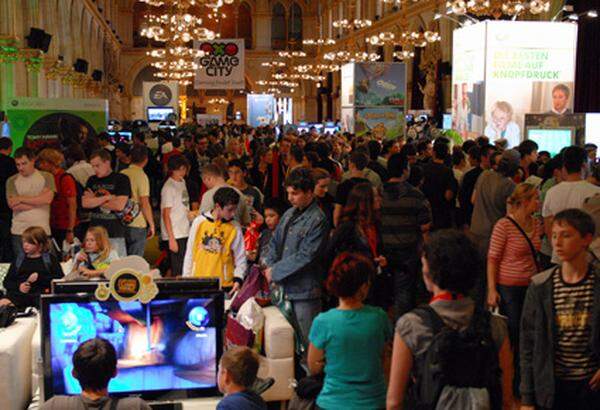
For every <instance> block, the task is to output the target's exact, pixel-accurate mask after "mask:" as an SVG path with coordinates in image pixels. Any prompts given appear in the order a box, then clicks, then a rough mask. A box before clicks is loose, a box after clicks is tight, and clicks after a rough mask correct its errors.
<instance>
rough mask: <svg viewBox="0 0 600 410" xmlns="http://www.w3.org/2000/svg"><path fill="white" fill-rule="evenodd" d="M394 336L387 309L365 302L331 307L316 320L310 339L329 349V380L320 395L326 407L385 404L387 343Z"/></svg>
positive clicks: (366, 407)
mask: <svg viewBox="0 0 600 410" xmlns="http://www.w3.org/2000/svg"><path fill="white" fill-rule="evenodd" d="M391 337H392V328H391V325H390V322H389V319H388V317H387V315H386V314H385V312H384V311H383V310H381V309H380V308H376V307H373V306H368V305H365V306H363V307H362V308H361V309H357V310H340V309H331V310H329V311H327V312H325V313H321V314H320V315H319V316H317V317H316V318H315V320H314V321H313V324H312V327H311V329H310V336H309V338H310V341H311V343H312V344H313V345H314V346H315V347H316V348H318V349H321V350H324V351H325V383H324V385H323V389H322V390H321V393H320V394H319V397H318V399H317V405H318V406H319V407H321V408H322V409H339V408H344V409H361V410H362V409H377V408H384V407H385V395H386V384H385V380H384V376H383V365H382V355H383V348H384V344H385V342H386V341H387V340H389V339H390V338H391Z"/></svg>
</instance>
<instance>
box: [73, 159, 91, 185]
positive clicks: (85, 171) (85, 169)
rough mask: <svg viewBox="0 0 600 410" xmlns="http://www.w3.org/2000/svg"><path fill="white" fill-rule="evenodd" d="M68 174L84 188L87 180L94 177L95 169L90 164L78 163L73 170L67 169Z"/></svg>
mask: <svg viewBox="0 0 600 410" xmlns="http://www.w3.org/2000/svg"><path fill="white" fill-rule="evenodd" d="M67 174H71V175H73V178H75V179H76V180H77V182H79V183H80V184H81V186H83V187H84V186H85V184H87V180H88V179H89V178H90V177H91V176H92V175H94V168H92V166H91V165H90V164H89V163H88V162H85V161H77V162H76V163H74V164H73V165H72V166H71V168H69V169H67Z"/></svg>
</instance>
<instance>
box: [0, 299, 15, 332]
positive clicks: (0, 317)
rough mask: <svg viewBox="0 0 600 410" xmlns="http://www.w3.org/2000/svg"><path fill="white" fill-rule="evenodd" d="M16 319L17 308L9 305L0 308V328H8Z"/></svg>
mask: <svg viewBox="0 0 600 410" xmlns="http://www.w3.org/2000/svg"><path fill="white" fill-rule="evenodd" d="M16 317H17V308H16V307H14V306H11V305H4V306H0V328H3V327H8V326H10V325H11V324H12V323H13V322H14V321H15V318H16Z"/></svg>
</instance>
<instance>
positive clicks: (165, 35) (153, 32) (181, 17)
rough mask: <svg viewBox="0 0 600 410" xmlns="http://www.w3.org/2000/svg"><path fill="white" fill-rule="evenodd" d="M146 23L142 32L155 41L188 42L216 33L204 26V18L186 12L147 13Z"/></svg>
mask: <svg viewBox="0 0 600 410" xmlns="http://www.w3.org/2000/svg"><path fill="white" fill-rule="evenodd" d="M145 18H146V23H145V24H144V25H143V26H142V29H141V31H140V34H141V35H142V36H144V37H148V38H150V39H153V40H155V41H162V42H165V41H178V40H181V41H182V42H183V43H188V42H190V41H192V40H198V39H203V40H204V39H206V40H212V39H214V38H215V33H214V32H213V31H211V30H208V29H207V28H205V27H203V26H202V19H201V18H199V17H196V16H193V15H191V14H190V13H184V14H177V13H176V14H169V13H165V14H147V15H146V16H145Z"/></svg>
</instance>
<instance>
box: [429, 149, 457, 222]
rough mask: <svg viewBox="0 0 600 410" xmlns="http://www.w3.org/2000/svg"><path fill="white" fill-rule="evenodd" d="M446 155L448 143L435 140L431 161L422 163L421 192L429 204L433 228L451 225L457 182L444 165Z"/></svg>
mask: <svg viewBox="0 0 600 410" xmlns="http://www.w3.org/2000/svg"><path fill="white" fill-rule="evenodd" d="M448 155H449V147H448V145H447V144H446V143H445V142H436V143H435V145H434V146H433V156H432V158H431V161H429V162H427V163H425V164H424V165H423V177H424V180H423V193H424V194H425V196H426V197H427V200H428V201H429V204H430V205H431V213H432V214H433V229H447V228H451V227H452V210H453V209H454V204H455V201H454V197H455V196H456V192H457V191H458V182H456V179H455V178H454V174H453V172H452V169H451V168H449V167H447V166H446V165H445V161H446V160H447V158H448Z"/></svg>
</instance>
